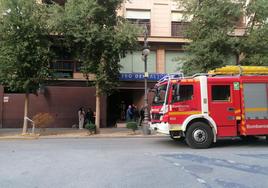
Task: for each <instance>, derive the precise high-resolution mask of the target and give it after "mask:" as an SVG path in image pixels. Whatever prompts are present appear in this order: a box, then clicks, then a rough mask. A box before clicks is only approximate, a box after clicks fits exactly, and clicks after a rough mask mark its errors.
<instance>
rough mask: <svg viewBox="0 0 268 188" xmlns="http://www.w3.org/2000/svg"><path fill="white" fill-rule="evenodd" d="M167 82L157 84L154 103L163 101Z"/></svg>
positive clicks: (157, 103)
mask: <svg viewBox="0 0 268 188" xmlns="http://www.w3.org/2000/svg"><path fill="white" fill-rule="evenodd" d="M166 90H167V84H165V85H162V86H159V87H158V88H157V89H156V91H155V96H154V99H153V104H154V105H162V104H164V102H165V96H166Z"/></svg>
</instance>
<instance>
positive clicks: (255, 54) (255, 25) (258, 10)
mask: <svg viewBox="0 0 268 188" xmlns="http://www.w3.org/2000/svg"><path fill="white" fill-rule="evenodd" d="M245 15H246V18H247V20H246V21H247V28H246V36H245V37H244V38H243V39H242V40H241V52H242V53H243V56H244V58H243V60H242V61H241V63H242V64H245V65H265V66H267V65H268V2H267V0H251V1H249V3H248V4H247V5H246V7H245Z"/></svg>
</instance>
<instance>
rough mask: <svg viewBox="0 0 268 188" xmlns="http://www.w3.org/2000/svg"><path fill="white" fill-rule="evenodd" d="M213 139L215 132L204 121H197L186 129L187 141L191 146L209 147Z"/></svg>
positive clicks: (197, 147) (198, 147)
mask: <svg viewBox="0 0 268 188" xmlns="http://www.w3.org/2000/svg"><path fill="white" fill-rule="evenodd" d="M212 141H213V132H212V129H211V127H210V126H209V125H207V124H206V123H203V122H195V123H193V124H191V125H190V126H189V128H188V129H187V131H186V143H187V144H188V145H189V146H190V147H191V148H196V149H203V148H208V147H210V145H211V144H212Z"/></svg>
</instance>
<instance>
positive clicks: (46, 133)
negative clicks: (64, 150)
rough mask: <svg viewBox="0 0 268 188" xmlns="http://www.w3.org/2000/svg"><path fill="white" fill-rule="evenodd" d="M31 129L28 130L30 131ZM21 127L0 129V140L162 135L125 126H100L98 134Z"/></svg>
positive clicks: (63, 129)
mask: <svg viewBox="0 0 268 188" xmlns="http://www.w3.org/2000/svg"><path fill="white" fill-rule="evenodd" d="M30 131H31V130H29V132H30ZM21 132H22V129H0V140H3V139H4V140H5V139H38V138H113V137H114V138H123V137H134V138H139V137H148V138H149V137H156V136H163V135H161V134H157V133H153V134H151V135H144V134H143V133H142V130H141V128H139V130H137V131H135V133H133V131H132V130H130V129H127V128H125V127H118V128H100V134H92V135H90V134H89V132H88V130H86V129H82V130H79V129H76V128H47V129H45V130H40V129H36V131H35V133H36V134H35V135H31V134H29V135H25V136H22V135H21Z"/></svg>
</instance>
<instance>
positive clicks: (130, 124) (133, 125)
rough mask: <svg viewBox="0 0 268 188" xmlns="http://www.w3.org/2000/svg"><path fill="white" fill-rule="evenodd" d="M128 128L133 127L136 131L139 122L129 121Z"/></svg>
mask: <svg viewBox="0 0 268 188" xmlns="http://www.w3.org/2000/svg"><path fill="white" fill-rule="evenodd" d="M127 128H128V129H132V131H133V132H135V131H136V130H137V129H138V124H137V122H128V123H127Z"/></svg>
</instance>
